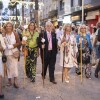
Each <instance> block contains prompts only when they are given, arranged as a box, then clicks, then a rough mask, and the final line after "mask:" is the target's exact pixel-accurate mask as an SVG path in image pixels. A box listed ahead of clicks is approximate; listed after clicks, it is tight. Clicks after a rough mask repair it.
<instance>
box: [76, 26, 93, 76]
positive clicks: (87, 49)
mask: <svg viewBox="0 0 100 100" xmlns="http://www.w3.org/2000/svg"><path fill="white" fill-rule="evenodd" d="M76 39H77V44H78V51H79V52H78V58H77V61H78V63H79V64H80V55H81V54H80V50H81V49H80V45H81V44H82V64H83V65H85V67H86V68H85V75H86V77H87V78H91V66H90V54H91V51H92V44H91V40H90V35H89V34H88V33H87V31H86V25H80V27H79V34H78V35H77V37H76Z"/></svg>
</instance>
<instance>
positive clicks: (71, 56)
mask: <svg viewBox="0 0 100 100" xmlns="http://www.w3.org/2000/svg"><path fill="white" fill-rule="evenodd" d="M71 29H72V28H71V25H70V24H66V25H65V26H64V32H63V34H62V35H61V36H60V38H59V39H58V45H59V47H60V66H63V63H64V70H63V71H64V79H65V82H66V83H69V76H68V71H69V69H70V68H72V67H73V66H76V65H77V62H76V59H75V58H76V53H77V44H76V38H75V36H74V34H71ZM64 55H65V57H64ZM63 57H64V59H63ZM63 61H64V62H63Z"/></svg>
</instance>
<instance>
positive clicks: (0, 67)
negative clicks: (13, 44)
mask: <svg viewBox="0 0 100 100" xmlns="http://www.w3.org/2000/svg"><path fill="white" fill-rule="evenodd" d="M5 48H6V45H5V43H4V39H3V37H2V34H0V99H1V98H4V95H3V93H2V77H3V76H4V68H3V64H2V52H3V50H4V49H5Z"/></svg>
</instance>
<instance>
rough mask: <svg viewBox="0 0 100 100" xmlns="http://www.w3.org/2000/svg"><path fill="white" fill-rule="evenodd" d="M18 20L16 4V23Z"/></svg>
mask: <svg viewBox="0 0 100 100" xmlns="http://www.w3.org/2000/svg"><path fill="white" fill-rule="evenodd" d="M17 21H18V19H17V4H16V23H17Z"/></svg>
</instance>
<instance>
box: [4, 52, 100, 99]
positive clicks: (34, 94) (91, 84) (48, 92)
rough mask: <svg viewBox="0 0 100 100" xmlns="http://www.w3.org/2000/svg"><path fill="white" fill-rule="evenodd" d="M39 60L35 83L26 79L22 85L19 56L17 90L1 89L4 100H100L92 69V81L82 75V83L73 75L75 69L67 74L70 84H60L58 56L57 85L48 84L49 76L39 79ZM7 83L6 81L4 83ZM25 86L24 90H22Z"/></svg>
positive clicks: (98, 82)
mask: <svg viewBox="0 0 100 100" xmlns="http://www.w3.org/2000/svg"><path fill="white" fill-rule="evenodd" d="M41 69H42V68H41V59H40V57H39V58H38V60H37V75H36V82H35V83H32V82H30V80H29V79H28V78H26V79H25V85H24V57H23V56H21V59H20V62H19V86H20V88H19V89H15V88H14V87H13V86H11V87H7V86H5V87H4V88H3V92H4V94H5V99H4V100H100V78H99V79H96V78H95V77H94V68H92V72H93V73H92V79H91V80H89V79H86V78H85V76H84V75H83V82H82V83H81V81H80V76H77V75H76V74H75V68H72V69H71V70H70V72H69V75H70V83H69V84H67V83H65V82H63V83H62V72H61V71H62V68H61V67H60V66H59V54H58V55H57V62H56V67H55V79H56V81H57V84H56V85H55V84H52V83H51V82H49V75H48V74H47V76H46V79H45V80H44V86H43V81H42V78H41ZM4 83H5V84H6V83H7V79H6V80H5V81H4ZM24 86H25V88H23V87H24Z"/></svg>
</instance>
